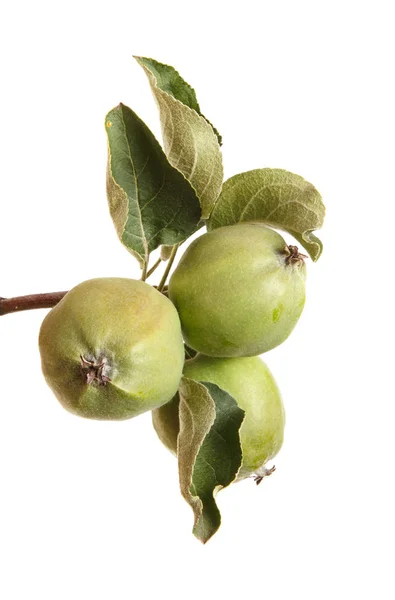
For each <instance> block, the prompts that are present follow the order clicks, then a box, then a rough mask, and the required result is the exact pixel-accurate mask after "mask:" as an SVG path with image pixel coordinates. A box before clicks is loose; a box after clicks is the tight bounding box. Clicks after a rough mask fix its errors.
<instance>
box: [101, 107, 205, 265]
mask: <svg viewBox="0 0 395 600" xmlns="http://www.w3.org/2000/svg"><path fill="white" fill-rule="evenodd" d="M105 123H106V132H107V136H108V152H109V158H108V168H107V198H108V204H109V208H110V214H111V217H112V219H113V222H114V225H115V228H116V231H117V233H118V237H119V239H120V240H121V242H122V243H123V244H124V246H126V248H127V249H128V250H129V251H130V252H131V253H132V254H133V255H134V256H135V257H136V258H137V259H138V261H139V262H140V266H141V268H144V266H146V265H147V264H148V257H149V254H150V252H152V250H155V249H156V248H158V246H160V245H161V244H165V245H169V246H173V245H175V244H178V243H180V242H182V241H184V240H185V239H187V238H188V237H189V236H190V235H191V234H192V233H193V232H194V231H196V229H197V227H198V223H199V221H200V205H199V200H198V198H197V196H196V192H195V191H194V189H193V187H192V186H191V184H190V183H189V182H188V181H187V180H186V179H185V177H184V176H183V175H182V174H181V173H180V172H179V171H178V170H177V169H175V168H174V167H172V166H171V165H170V163H169V161H168V160H167V158H166V155H165V154H164V152H163V150H162V148H161V147H160V144H159V143H158V142H157V140H156V139H155V137H154V135H153V134H152V132H151V131H150V130H149V129H148V127H147V126H146V125H145V124H144V123H143V121H142V120H141V119H140V118H139V117H138V116H137V115H136V114H135V113H134V112H133V111H132V110H131V109H130V108H128V107H127V106H125V105H123V104H120V105H119V106H117V107H116V108H114V109H113V110H111V111H110V112H109V113H108V114H107V116H106V122H105Z"/></svg>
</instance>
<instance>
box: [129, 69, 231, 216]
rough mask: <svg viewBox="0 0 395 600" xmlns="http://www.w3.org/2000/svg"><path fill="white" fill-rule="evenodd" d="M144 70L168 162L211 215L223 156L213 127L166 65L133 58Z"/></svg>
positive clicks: (194, 97) (204, 214) (216, 195)
mask: <svg viewBox="0 0 395 600" xmlns="http://www.w3.org/2000/svg"><path fill="white" fill-rule="evenodd" d="M135 58H136V60H137V62H138V63H139V64H140V65H141V66H142V67H143V69H144V71H145V73H146V75H147V77H148V80H149V83H150V86H151V89H152V92H153V94H154V97H155V99H156V101H157V104H158V107H159V113H160V120H161V126H162V134H163V142H164V148H165V152H166V155H167V157H168V159H169V161H170V163H171V164H172V165H173V166H174V167H175V168H177V169H178V170H179V171H181V173H183V175H184V176H185V177H186V178H187V179H188V181H190V182H191V184H192V186H193V187H194V189H195V190H196V193H197V195H198V197H199V200H200V205H201V207H202V218H203V219H206V218H208V216H209V215H210V212H211V209H212V207H213V206H214V203H215V201H216V200H217V198H218V195H219V193H220V191H221V186H222V181H223V166H222V155H221V150H220V145H219V137H218V136H217V134H216V132H215V130H214V128H213V127H212V125H211V124H210V123H209V122H208V121H207V119H205V117H203V115H202V114H201V113H200V109H199V105H198V102H197V100H196V95H195V92H194V90H193V89H192V88H191V87H190V86H189V85H188V84H187V83H186V82H185V81H184V80H183V79H182V77H181V76H180V75H179V74H178V73H177V71H175V69H173V67H169V66H167V65H164V64H161V63H158V62H157V61H154V60H152V59H150V58H143V57H135Z"/></svg>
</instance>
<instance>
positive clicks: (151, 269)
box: [146, 258, 163, 279]
mask: <svg viewBox="0 0 395 600" xmlns="http://www.w3.org/2000/svg"><path fill="white" fill-rule="evenodd" d="M162 262H163V261H162V259H161V258H158V260H157V261H156V263H155V264H154V265H152V267H151V268H150V270H149V271H148V273H147V276H146V279H148V277H150V276H151V275H152V273H153V272H154V271H156V269H157V268H158V267H159V265H160V264H161V263H162Z"/></svg>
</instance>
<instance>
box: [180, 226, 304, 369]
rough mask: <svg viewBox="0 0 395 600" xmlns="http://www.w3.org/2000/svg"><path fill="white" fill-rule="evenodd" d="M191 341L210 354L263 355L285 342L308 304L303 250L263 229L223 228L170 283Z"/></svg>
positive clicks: (196, 244) (196, 247) (194, 250)
mask: <svg viewBox="0 0 395 600" xmlns="http://www.w3.org/2000/svg"><path fill="white" fill-rule="evenodd" d="M169 298H170V300H172V302H174V304H175V306H176V308H177V310H178V313H179V315H180V319H181V326H182V330H183V334H184V339H185V342H186V343H187V344H188V346H190V347H191V348H193V349H194V350H197V351H198V352H201V353H202V354H206V355H207V356H216V357H237V356H257V355H259V354H262V353H263V352H267V351H268V350H270V349H271V348H274V347H275V346H278V345H279V344H281V343H282V342H283V341H284V340H285V339H286V338H287V337H288V336H289V334H290V333H291V331H292V330H293V328H294V327H295V325H296V323H297V321H298V319H299V317H300V315H301V313H302V310H303V307H304V302H305V265H304V261H303V255H301V254H299V252H298V249H297V247H296V246H287V244H286V243H285V241H284V239H283V238H282V237H281V235H279V234H278V233H277V232H275V231H273V230H272V229H269V228H268V227H264V226H263V225H259V224H252V223H243V224H239V225H232V226H229V227H221V228H219V229H215V230H214V231H210V232H209V233H206V234H204V235H202V236H201V237H198V238H197V239H196V240H194V241H193V242H192V244H191V245H190V246H189V247H188V248H187V249H186V251H185V253H184V254H183V256H182V257H181V260H180V262H179V264H178V266H177V268H176V269H175V271H174V273H173V275H172V277H171V279H170V282H169Z"/></svg>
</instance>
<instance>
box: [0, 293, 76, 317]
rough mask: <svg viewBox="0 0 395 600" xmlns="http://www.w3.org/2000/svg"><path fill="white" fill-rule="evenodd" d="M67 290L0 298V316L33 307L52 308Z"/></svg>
mask: <svg viewBox="0 0 395 600" xmlns="http://www.w3.org/2000/svg"><path fill="white" fill-rule="evenodd" d="M66 294H67V292H50V293H48V294H29V295H28V296H17V297H15V298H0V316H3V315H8V314H10V313H14V312H20V311H22V310H32V309H35V308H52V307H53V306H55V304H57V303H58V302H60V300H61V299H62V298H63V296H65V295H66Z"/></svg>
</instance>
